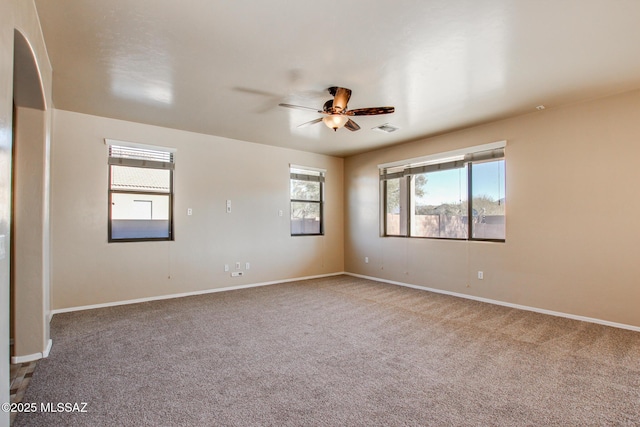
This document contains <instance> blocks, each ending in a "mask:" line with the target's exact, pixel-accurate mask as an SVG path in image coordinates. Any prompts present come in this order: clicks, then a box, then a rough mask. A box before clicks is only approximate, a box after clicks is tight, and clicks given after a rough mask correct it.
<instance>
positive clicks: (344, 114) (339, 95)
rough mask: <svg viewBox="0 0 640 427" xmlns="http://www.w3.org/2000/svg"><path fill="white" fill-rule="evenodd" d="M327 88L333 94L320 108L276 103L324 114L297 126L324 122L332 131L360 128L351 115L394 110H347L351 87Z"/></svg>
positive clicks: (371, 114)
mask: <svg viewBox="0 0 640 427" xmlns="http://www.w3.org/2000/svg"><path fill="white" fill-rule="evenodd" d="M328 90H329V93H330V94H331V96H333V99H330V100H328V101H327V102H325V103H324V106H323V107H322V110H318V109H316V108H311V107H302V106H300V105H292V104H278V105H280V106H281V107H286V108H294V109H296V110H310V111H315V112H317V113H320V114H324V117H320V118H317V119H315V120H311V121H309V122H306V123H302V124H301V125H299V126H298V127H304V126H309V125H313V124H315V123H320V122H324V124H325V125H327V127H329V128H331V129H333V130H334V131H337V130H338V129H339V128H341V127H343V126H344V127H345V128H347V129H349V130H350V131H352V132H353V131H356V130H358V129H360V126H358V124H357V123H356V122H354V121H353V120H351V119H350V117H351V116H375V115H378V114H390V113H393V112H394V111H395V108H393V107H372V108H356V109H354V110H347V103H348V102H349V98H351V89H347V88H344V87H337V86H332V87H330V88H329V89H328Z"/></svg>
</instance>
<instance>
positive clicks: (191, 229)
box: [51, 110, 344, 309]
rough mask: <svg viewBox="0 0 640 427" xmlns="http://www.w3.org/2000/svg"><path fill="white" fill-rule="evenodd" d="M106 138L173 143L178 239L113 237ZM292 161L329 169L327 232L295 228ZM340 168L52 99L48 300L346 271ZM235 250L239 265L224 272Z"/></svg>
mask: <svg viewBox="0 0 640 427" xmlns="http://www.w3.org/2000/svg"><path fill="white" fill-rule="evenodd" d="M104 138H109V139H116V140H122V141H129V142H137V143H143V144H151V145H159V146H166V147H173V148H176V149H177V152H176V153H175V159H176V169H175V175H174V184H175V205H174V208H175V209H174V231H175V241H173V242H136V243H107V185H108V169H107V156H108V149H107V146H106V145H105V144H104ZM290 163H293V164H297V165H303V166H312V167H316V168H325V169H327V177H326V204H325V215H326V216H325V235H324V236H320V237H317V236H305V237H291V236H290V233H289V220H288V213H289V198H288V197H289V193H288V192H289V164H290ZM342 172H343V160H342V159H340V158H335V157H328V156H324V155H318V154H311V153H305V152H301V151H294V150H288V149H282V148H276V147H271V146H267V145H262V144H255V143H249V142H244V141H237V140H230V139H226V138H220V137H215V136H207V135H201V134H195V133H189V132H184V131H179V130H173V129H166V128H160V127H155V126H148V125H142V124H137V123H131V122H124V121H119V120H112V119H107V118H102V117H95V116H89V115H84V114H78V113H72V112H68V111H62V110H55V113H54V134H53V138H52V204H51V213H52V253H53V254H52V308H53V309H64V308H70V307H78V306H85V305H92V304H100V303H109V302H117V301H125V300H131V299H137V298H147V297H156V296H162V295H170V294H177V293H184V292H194V291H202V290H207V289H212V288H220V287H228V286H236V285H242V284H253V283H261V282H269V281H275V280H281V279H288V278H296V277H305V276H313V275H321V274H327V273H336V272H341V271H343V270H344V264H343V263H344V254H343V230H344V226H343V211H344V209H343V201H344V197H343V188H344V187H343V176H342ZM226 200H231V203H232V212H231V213H230V214H228V213H226V209H225V204H226ZM187 208H191V209H193V215H192V216H187ZM279 210H282V211H284V215H283V216H282V217H280V216H278V211H279ZM235 262H241V265H242V270H243V271H244V274H245V276H244V277H238V278H232V277H230V273H229V272H224V264H229V265H230V267H231V268H232V269H234V268H235ZM246 262H249V263H250V264H251V268H250V270H248V271H245V270H244V266H245V263H246Z"/></svg>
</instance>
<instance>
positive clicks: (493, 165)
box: [471, 160, 506, 240]
mask: <svg viewBox="0 0 640 427" xmlns="http://www.w3.org/2000/svg"><path fill="white" fill-rule="evenodd" d="M471 168H472V169H471V177H472V179H473V183H472V191H471V194H472V205H471V207H472V212H473V221H472V228H473V235H472V238H474V239H501V240H503V239H504V238H505V235H506V233H505V201H506V199H505V191H504V188H505V175H504V160H497V161H491V162H485V163H473V164H472V165H471Z"/></svg>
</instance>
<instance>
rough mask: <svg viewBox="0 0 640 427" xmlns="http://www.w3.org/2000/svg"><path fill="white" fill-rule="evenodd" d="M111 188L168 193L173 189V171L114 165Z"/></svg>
mask: <svg viewBox="0 0 640 427" xmlns="http://www.w3.org/2000/svg"><path fill="white" fill-rule="evenodd" d="M111 189H112V190H124V191H150V192H158V193H168V192H169V191H170V189H171V171H170V170H168V169H151V168H135V167H128V166H116V165H113V166H111Z"/></svg>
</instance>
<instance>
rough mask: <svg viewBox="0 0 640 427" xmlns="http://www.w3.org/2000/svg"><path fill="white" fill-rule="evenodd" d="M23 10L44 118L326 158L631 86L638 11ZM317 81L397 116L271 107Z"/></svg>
mask: <svg viewBox="0 0 640 427" xmlns="http://www.w3.org/2000/svg"><path fill="white" fill-rule="evenodd" d="M36 5H37V8H38V12H39V15H40V20H41V24H42V28H43V32H44V37H45V42H46V44H47V49H48V51H49V55H50V59H51V62H52V65H53V69H54V75H53V80H54V81H53V99H54V104H55V107H56V108H59V109H64V110H70V111H78V112H82V113H87V114H94V115H99V116H105V117H112V118H117V119H123V120H129V121H134V122H141V123H149V124H153V125H159V126H166V127H171V128H175V129H183V130H189V131H194V132H200V133H205V134H212V135H219V136H224V137H229V138H234V139H239V140H245V141H252V142H258V143H263V144H270V145H275V146H281V147H289V148H294V149H300V150H305V151H312V152H317V153H325V154H331V155H338V156H345V155H349V154H353V153H357V152H362V151H367V150H370V149H374V148H378V147H382V146H386V145H391V144H397V143H400V142H404V141H409V140H414V139H417V138H421V137H425V136H430V135H435V134H439V133H443V132H447V131H451V130H454V129H459V128H463V127H467V126H471V125H475V124H479V123H483V122H487V121H492V120H496V119H499V118H504V117H510V116H514V115H519V114H523V113H529V112H534V111H535V107H536V106H537V105H540V104H544V105H545V106H546V107H547V108H553V107H556V106H559V105H563V104H568V103H575V102H579V101H582V100H587V99H593V98H597V97H602V96H606V95H609V94H613V93H618V92H623V91H627V90H632V89H637V88H640V54H638V41H640V1H638V0H482V1H478V0H443V1H434V0H396V1H381V0H375V1H372V0H367V1H365V0H351V1H344V0H341V1H337V0H324V1H322V2H320V1H311V0H297V1H293V0H269V1H257V0H254V1H249V0H235V1H213V0H185V1H176V0H58V1H51V0H36ZM329 86H342V87H347V88H350V89H352V91H353V94H352V96H351V100H350V102H349V108H350V109H353V108H363V107H377V106H387V105H390V106H395V108H396V112H395V113H393V114H390V115H384V116H368V117H366V116H365V117H356V118H355V121H356V122H357V123H358V124H359V125H360V126H361V128H362V129H361V130H360V131H357V132H350V131H348V130H347V129H340V130H338V132H335V133H334V132H333V131H332V130H330V129H328V128H327V127H325V126H324V125H323V124H322V123H319V124H316V125H313V126H309V127H305V128H297V127H296V126H297V125H299V124H301V123H303V122H307V121H309V120H313V119H315V118H317V117H319V116H320V115H319V114H317V113H314V112H313V111H298V110H292V109H286V108H282V107H278V103H281V102H286V103H291V104H298V105H304V106H309V107H314V108H318V109H321V108H322V105H323V104H324V102H325V101H326V100H328V99H330V98H331V96H330V95H329V93H328V92H327V91H326V89H327V88H328V87H329ZM384 123H390V124H392V125H395V126H397V127H399V128H400V129H399V130H398V131H396V132H394V133H391V134H385V133H381V132H375V131H372V130H371V128H372V127H374V126H378V125H381V124H384ZM106 136H108V135H106Z"/></svg>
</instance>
